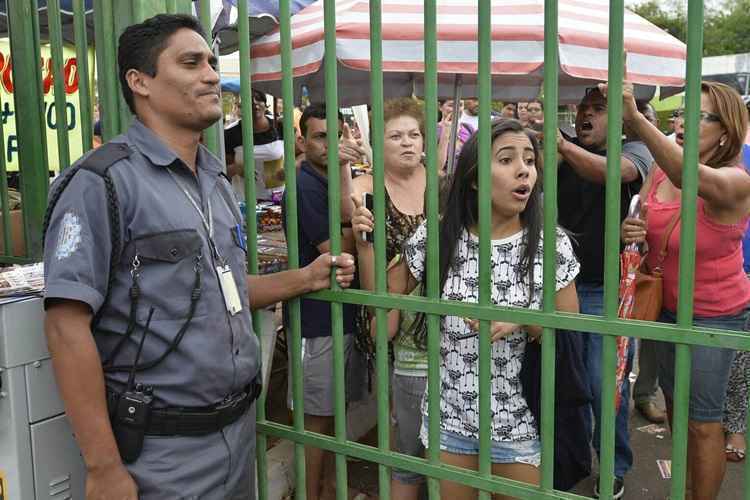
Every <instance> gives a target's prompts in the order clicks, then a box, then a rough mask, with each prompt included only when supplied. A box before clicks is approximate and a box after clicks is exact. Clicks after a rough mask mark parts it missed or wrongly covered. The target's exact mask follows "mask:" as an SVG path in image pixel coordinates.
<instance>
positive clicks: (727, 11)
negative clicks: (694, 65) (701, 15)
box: [703, 0, 750, 56]
mask: <svg viewBox="0 0 750 500" xmlns="http://www.w3.org/2000/svg"><path fill="white" fill-rule="evenodd" d="M703 36H704V43H703V55H705V56H720V55H724V54H742V53H745V52H750V0H732V1H726V2H725V3H724V5H723V7H722V8H721V9H719V10H718V11H717V12H716V13H714V14H713V15H711V16H710V17H708V16H707V17H706V23H705V30H704V35H703Z"/></svg>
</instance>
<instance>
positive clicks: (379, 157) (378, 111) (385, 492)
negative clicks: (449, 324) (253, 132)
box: [370, 0, 391, 499]
mask: <svg viewBox="0 0 750 500" xmlns="http://www.w3.org/2000/svg"><path fill="white" fill-rule="evenodd" d="M370 96H371V97H370V102H371V103H372V118H371V121H372V127H370V137H371V141H372V163H373V166H372V171H373V188H374V189H373V190H374V192H375V193H374V194H375V200H374V203H375V206H374V207H373V208H374V209H375V214H374V215H375V218H376V220H377V221H379V222H380V223H376V224H375V269H376V270H380V271H381V272H377V271H376V272H375V292H376V293H378V294H384V293H386V291H387V287H386V276H385V273H384V272H383V270H385V225H384V224H382V221H384V220H385V208H384V207H385V195H384V193H385V190H384V185H385V184H384V182H385V174H384V167H383V141H384V139H383V137H384V132H385V124H384V123H383V121H384V119H383V104H382V103H383V36H382V10H381V2H380V0H371V1H370ZM375 323H376V325H377V328H376V333H375V362H376V375H377V402H378V450H379V451H380V452H381V453H384V454H385V453H388V452H389V451H390V432H389V431H390V427H391V413H390V405H389V403H390V398H389V392H388V385H389V384H388V376H389V374H388V329H387V320H386V311H385V310H384V309H382V308H377V309H375ZM378 485H379V491H380V497H381V498H384V499H388V498H390V496H391V472H390V469H389V468H388V467H386V466H385V465H379V466H378Z"/></svg>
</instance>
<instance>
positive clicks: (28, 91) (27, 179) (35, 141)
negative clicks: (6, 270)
mask: <svg viewBox="0 0 750 500" xmlns="http://www.w3.org/2000/svg"><path fill="white" fill-rule="evenodd" d="M7 6H8V21H9V25H10V52H11V57H12V58H13V82H14V83H15V84H16V85H15V87H14V92H13V99H14V103H15V109H16V113H18V112H19V111H20V110H26V112H25V113H24V117H23V120H16V135H17V136H18V157H19V161H18V163H19V165H23V168H22V174H23V175H22V176H21V196H22V197H23V222H24V234H25V237H26V254H27V256H29V257H32V258H38V257H41V255H42V231H41V228H42V222H43V220H44V212H45V209H46V205H47V188H48V185H49V173H48V171H49V170H48V166H47V140H46V138H47V135H46V124H45V123H44V94H43V91H42V74H41V68H40V65H39V61H40V60H41V55H40V50H39V21H38V13H37V3H36V0H32V1H28V2H8V4H7ZM29 106H31V109H29ZM34 109H36V110H37V112H34ZM17 116H18V115H17ZM40 146H41V147H40Z"/></svg>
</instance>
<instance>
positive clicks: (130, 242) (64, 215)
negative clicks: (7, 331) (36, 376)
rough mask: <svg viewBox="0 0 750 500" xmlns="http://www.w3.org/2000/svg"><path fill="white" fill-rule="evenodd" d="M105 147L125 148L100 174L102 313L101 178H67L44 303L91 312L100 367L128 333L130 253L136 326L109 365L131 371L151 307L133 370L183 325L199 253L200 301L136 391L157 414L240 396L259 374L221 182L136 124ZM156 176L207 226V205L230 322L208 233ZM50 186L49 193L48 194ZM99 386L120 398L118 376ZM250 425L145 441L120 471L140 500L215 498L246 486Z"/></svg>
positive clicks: (53, 229)
mask: <svg viewBox="0 0 750 500" xmlns="http://www.w3.org/2000/svg"><path fill="white" fill-rule="evenodd" d="M112 142H118V143H123V144H126V145H128V146H129V147H130V149H131V155H130V157H129V158H127V159H123V160H120V161H118V162H116V163H114V164H113V166H112V167H111V168H110V170H109V172H110V175H111V177H112V179H113V181H114V184H115V186H116V191H117V196H118V199H119V215H120V226H121V233H120V240H121V242H123V243H122V245H121V248H122V249H123V251H122V258H121V260H120V263H119V265H118V266H117V268H116V269H115V271H114V276H113V282H112V288H111V290H110V297H109V300H107V301H106V304H105V297H106V296H107V289H108V282H109V279H108V278H109V272H110V258H111V248H112V242H111V235H110V220H109V215H108V210H109V208H108V201H107V196H106V190H105V186H104V181H103V179H102V178H101V177H100V176H98V175H97V174H95V173H92V172H89V171H86V170H81V171H79V172H78V173H76V175H75V177H74V178H73V180H72V181H71V183H70V184H69V185H68V186H67V188H66V189H65V191H64V192H63V194H62V196H61V197H60V199H59V201H58V203H57V205H56V207H55V210H54V213H53V214H52V217H51V219H50V225H49V230H48V233H47V237H46V241H45V251H44V264H45V274H46V276H45V277H46V288H47V291H46V299H69V300H77V301H81V302H84V303H86V304H88V305H89V306H90V307H91V310H92V311H93V313H94V314H97V313H101V319H100V322H99V324H98V326H97V329H96V332H95V335H94V338H95V341H96V344H97V347H98V349H99V353H100V355H101V357H102V359H103V360H105V359H106V358H107V357H108V355H109V353H110V352H111V351H112V350H113V348H114V346H115V345H116V344H117V343H118V341H119V340H120V339H121V338H122V336H123V334H124V332H125V331H126V330H127V326H128V322H129V318H130V305H131V300H130V298H129V294H130V288H131V284H132V278H131V271H132V270H133V262H134V260H135V256H136V255H138V260H139V261H140V267H139V268H138V273H139V275H140V278H139V286H140V299H139V304H138V309H137V311H136V319H137V325H138V326H137V327H136V329H135V331H134V333H133V335H132V336H131V338H130V339H129V340H127V341H126V342H125V344H124V347H123V348H122V349H121V352H120V354H119V356H118V357H117V358H116V359H115V362H114V364H115V365H131V364H132V363H133V361H134V360H135V355H136V351H137V349H138V343H139V341H140V339H141V337H142V335H143V332H144V326H145V323H146V319H147V317H148V314H149V310H150V309H151V308H153V309H154V313H153V317H152V319H151V322H150V326H149V333H148V336H147V337H146V340H145V343H144V346H143V352H142V353H141V356H140V360H139V362H140V363H144V362H149V361H151V360H154V359H156V358H157V357H159V356H161V355H162V354H163V353H164V351H165V350H166V349H167V347H168V346H169V345H170V343H172V342H173V340H174V339H175V336H176V335H177V334H178V332H179V331H180V329H181V328H182V327H183V324H184V323H185V320H186V317H187V316H188V311H189V308H190V304H191V292H192V290H193V288H194V285H195V280H196V272H195V269H196V263H197V261H198V256H199V255H200V256H201V258H200V266H199V268H200V281H201V295H200V299H199V300H198V301H197V304H196V309H195V313H194V316H193V319H192V321H191V323H190V325H189V327H188V328H187V330H186V331H185V334H184V337H183V338H182V341H181V342H180V344H179V346H178V348H177V349H176V350H175V351H174V352H172V353H170V354H169V355H168V356H167V357H166V358H165V359H164V360H163V361H162V362H161V363H160V364H159V365H157V366H156V367H154V368H151V369H148V370H145V371H142V372H139V373H138V374H137V375H136V382H138V383H142V384H144V385H147V386H153V388H154V398H155V401H154V405H155V406H157V407H163V406H184V407H190V406H193V407H194V406H206V405H211V404H215V403H218V402H220V401H222V399H224V398H225V397H226V396H228V395H230V394H233V393H236V392H239V391H241V390H242V389H243V388H244V387H245V386H247V385H248V384H249V383H250V382H251V381H252V380H253V378H254V377H255V376H256V375H257V374H258V373H259V368H260V355H259V344H258V340H257V338H256V337H255V335H254V334H253V330H252V324H251V319H250V307H249V303H248V299H249V298H248V290H247V284H246V260H245V258H246V254H245V251H244V250H243V248H242V246H241V242H240V239H239V238H240V235H241V233H239V234H238V232H237V228H238V224H240V223H241V216H240V213H239V210H238V208H237V205H236V203H235V198H234V194H233V193H232V188H231V185H230V184H229V182H228V181H227V180H226V178H225V177H224V176H223V175H222V165H221V163H220V161H219V160H218V159H217V158H216V157H214V156H212V155H211V154H210V153H209V152H208V151H207V150H206V149H205V148H204V147H203V146H200V148H199V150H198V156H197V178H196V176H195V175H194V174H193V173H192V172H191V171H190V170H189V168H188V167H187V166H186V165H185V164H184V163H183V162H182V161H181V160H179V159H178V157H177V156H176V154H175V153H174V152H173V151H171V150H170V149H169V148H168V147H167V146H166V145H165V144H164V143H163V142H161V140H160V139H159V138H158V137H157V136H156V135H155V134H154V132H152V131H151V130H150V129H148V128H147V127H146V126H145V125H143V123H141V122H140V121H138V120H137V119H136V120H134V122H133V124H132V125H131V127H130V128H129V129H128V131H127V133H125V134H124V135H121V136H118V137H116V138H115V139H113V141H112ZM167 169H170V170H171V171H172V172H173V173H174V174H175V175H176V176H177V177H178V178H179V179H180V181H182V185H183V186H184V187H185V188H187V189H188V191H189V192H190V193H191V195H192V196H193V198H194V199H195V200H196V201H197V202H198V203H199V204H201V205H202V207H203V212H204V214H205V215H206V217H208V204H209V203H210V205H211V212H212V216H213V217H212V218H213V226H214V229H213V233H214V236H213V239H214V241H215V243H216V246H217V248H218V252H219V253H220V255H221V256H222V257H223V258H224V260H225V261H226V263H227V264H229V266H231V269H232V274H233V276H234V281H235V283H236V284H237V289H238V292H239V295H240V299H241V302H242V311H241V312H239V313H237V314H235V315H230V314H229V313H228V312H227V309H226V306H225V303H224V299H223V296H222V293H221V290H220V288H219V281H218V276H217V273H216V265H217V264H219V263H218V262H215V259H214V257H213V254H212V251H211V249H210V247H209V243H208V232H207V230H206V229H205V228H204V225H203V222H202V220H201V217H200V215H199V213H198V211H197V210H196V209H195V208H194V207H193V205H192V204H191V203H190V201H189V200H188V198H187V197H186V195H185V193H184V192H183V191H182V189H181V187H180V186H179V185H178V184H177V182H175V180H174V179H173V178H172V176H171V175H170V173H169V172H168V171H167ZM56 188H57V183H55V184H54V185H53V187H52V191H51V192H54V191H55V190H56ZM102 308H103V309H102ZM105 378H106V381H107V384H108V385H109V386H110V387H113V388H116V389H118V390H122V388H123V387H124V385H125V383H126V381H127V378H128V373H127V371H121V372H117V373H107V374H105ZM254 417H255V416H254V412H248V417H247V418H242V419H240V420H239V421H238V422H237V423H235V424H234V425H232V426H228V427H227V428H225V429H224V431H223V432H222V433H214V434H210V435H208V436H203V437H182V436H177V437H169V438H148V437H147V438H146V443H145V444H144V451H143V453H142V455H141V457H140V458H139V459H138V460H137V461H136V462H135V463H134V464H133V465H132V466H129V469H130V471H131V473H133V475H134V477H135V478H136V482H137V483H138V485H139V488H140V489H141V498H148V497H149V496H150V494H153V498H168V497H169V498H190V497H193V496H194V497H200V498H225V497H226V496H227V495H228V494H230V493H231V492H232V491H234V489H235V488H236V486H237V481H240V477H241V476H240V475H241V474H242V478H243V479H242V480H246V474H247V473H246V471H245V470H244V468H245V467H246V466H247V464H248V460H250V458H249V457H248V456H247V455H248V454H251V453H252V450H251V449H250V448H254V439H253V436H254ZM248 434H249V435H248ZM165 447H166V448H167V449H168V450H169V451H166V450H165ZM191 455H193V456H194V458H193V457H191ZM240 464H244V466H240ZM241 469H242V470H241ZM180 483H182V484H180ZM198 483H200V484H198ZM217 485H218V486H217ZM149 492H150V493H149ZM173 494H174V496H172V495H173ZM214 495H216V496H214Z"/></svg>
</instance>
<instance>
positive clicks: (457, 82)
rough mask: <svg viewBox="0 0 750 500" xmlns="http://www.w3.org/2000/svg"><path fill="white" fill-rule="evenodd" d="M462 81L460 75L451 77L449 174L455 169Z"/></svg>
mask: <svg viewBox="0 0 750 500" xmlns="http://www.w3.org/2000/svg"><path fill="white" fill-rule="evenodd" d="M462 82H463V76H462V75H458V74H457V75H456V76H455V77H454V79H453V119H452V120H451V135H450V139H449V142H448V167H447V169H446V172H447V173H448V174H449V175H453V173H454V171H455V169H456V137H457V136H458V122H459V119H460V118H461V117H460V116H458V110H459V109H460V106H459V105H458V101H459V100H460V99H461V83H462ZM428 102H429V101H428Z"/></svg>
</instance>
